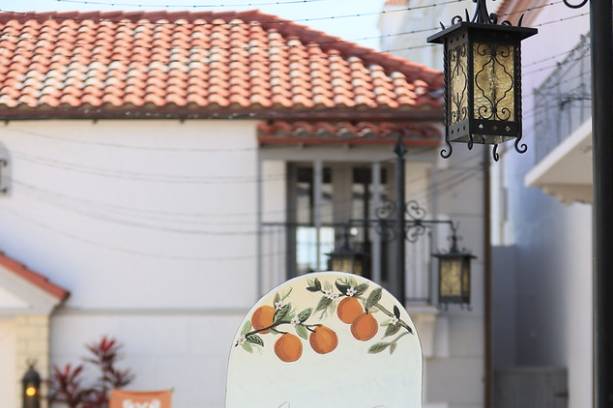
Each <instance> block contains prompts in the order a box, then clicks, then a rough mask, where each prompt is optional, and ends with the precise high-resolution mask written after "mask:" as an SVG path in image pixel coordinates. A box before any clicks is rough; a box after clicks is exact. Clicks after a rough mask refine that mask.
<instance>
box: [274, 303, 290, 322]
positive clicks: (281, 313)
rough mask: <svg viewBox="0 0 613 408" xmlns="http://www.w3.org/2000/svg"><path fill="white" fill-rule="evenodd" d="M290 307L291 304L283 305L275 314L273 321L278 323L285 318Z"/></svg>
mask: <svg viewBox="0 0 613 408" xmlns="http://www.w3.org/2000/svg"><path fill="white" fill-rule="evenodd" d="M290 307H291V306H290V305H283V306H281V308H280V309H278V310H277V311H275V316H274V317H273V319H272V321H273V323H277V322H280V321H281V320H283V319H285V318H286V317H287V314H288V313H289V310H290Z"/></svg>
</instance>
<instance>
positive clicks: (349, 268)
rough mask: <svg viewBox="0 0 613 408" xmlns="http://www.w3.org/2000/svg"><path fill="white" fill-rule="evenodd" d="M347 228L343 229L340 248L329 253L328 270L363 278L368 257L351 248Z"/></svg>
mask: <svg viewBox="0 0 613 408" xmlns="http://www.w3.org/2000/svg"><path fill="white" fill-rule="evenodd" d="M349 235H350V234H349V228H348V227H347V228H345V232H344V240H343V244H342V245H341V247H339V248H337V249H335V250H334V251H333V252H330V253H329V254H328V256H329V257H330V261H329V269H330V270H332V271H337V272H347V273H352V274H355V275H360V276H364V275H365V273H366V267H367V260H368V256H367V254H365V253H364V252H360V251H356V250H354V249H352V248H351V244H350V242H349Z"/></svg>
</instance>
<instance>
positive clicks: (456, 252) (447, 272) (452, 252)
mask: <svg viewBox="0 0 613 408" xmlns="http://www.w3.org/2000/svg"><path fill="white" fill-rule="evenodd" d="M452 228H453V235H452V236H451V248H450V249H449V251H448V252H447V253H437V254H434V255H433V257H435V258H437V259H438V265H439V268H438V301H439V304H441V305H445V306H446V305H449V304H460V305H466V306H469V305H470V295H471V291H470V289H471V276H470V275H471V261H472V259H473V258H475V256H474V255H472V254H471V253H469V252H466V251H463V250H460V249H459V248H458V238H457V235H456V232H455V227H452Z"/></svg>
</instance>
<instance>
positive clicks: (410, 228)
mask: <svg viewBox="0 0 613 408" xmlns="http://www.w3.org/2000/svg"><path fill="white" fill-rule="evenodd" d="M403 207H404V208H403V209H402V210H401V211H404V214H405V219H406V221H405V222H404V224H405V225H404V233H405V239H406V240H407V241H408V242H410V243H412V244H414V243H416V242H417V241H419V239H420V238H421V237H422V236H424V235H426V233H427V232H428V231H429V230H431V229H432V228H433V227H434V226H436V225H440V224H445V225H449V227H450V228H451V230H452V232H453V236H454V237H457V235H456V231H457V224H456V223H454V222H453V221H452V220H437V219H426V216H427V211H426V209H425V208H423V207H422V206H420V205H419V203H418V202H417V201H415V200H411V201H408V202H406V203H405V204H404V206H403ZM397 211H399V205H398V204H397V203H395V202H394V201H391V200H386V201H384V202H383V204H382V205H381V206H380V207H378V208H376V209H375V215H376V217H377V219H376V220H374V223H375V232H376V233H377V234H378V235H379V236H381V238H382V239H383V240H384V241H395V240H396V239H398V238H399V236H400V233H399V232H400V231H399V228H398V225H397V223H396V222H395V220H394V218H393V217H394V215H395V214H396V212H397Z"/></svg>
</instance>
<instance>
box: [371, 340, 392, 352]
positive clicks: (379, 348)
mask: <svg viewBox="0 0 613 408" xmlns="http://www.w3.org/2000/svg"><path fill="white" fill-rule="evenodd" d="M389 345H390V344H389V343H375V344H373V345H372V346H370V348H369V349H368V352H369V353H371V354H375V353H380V352H382V351H383V350H385V349H386V348H387V346H389Z"/></svg>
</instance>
